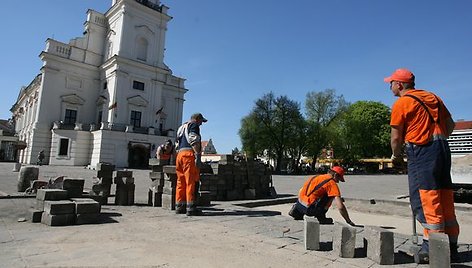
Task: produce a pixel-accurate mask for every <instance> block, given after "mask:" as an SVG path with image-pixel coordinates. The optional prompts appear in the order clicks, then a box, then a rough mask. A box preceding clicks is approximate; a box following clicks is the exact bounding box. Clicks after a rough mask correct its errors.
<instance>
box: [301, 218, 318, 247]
mask: <svg viewBox="0 0 472 268" xmlns="http://www.w3.org/2000/svg"><path fill="white" fill-rule="evenodd" d="M304 231H305V232H304V238H305V250H319V249H320V223H319V222H318V220H317V219H315V218H313V217H307V216H305V217H304Z"/></svg>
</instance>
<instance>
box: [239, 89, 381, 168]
mask: <svg viewBox="0 0 472 268" xmlns="http://www.w3.org/2000/svg"><path fill="white" fill-rule="evenodd" d="M305 110H306V119H305V118H304V117H303V115H302V114H301V113H300V105H299V104H298V103H297V102H295V101H293V100H290V99H289V98H288V97H287V96H279V97H276V96H274V93H273V92H270V93H268V94H265V95H263V96H262V97H261V98H260V99H258V100H256V101H255V106H254V108H253V109H252V111H251V112H250V113H249V115H247V116H245V117H244V118H243V119H242V120H241V129H240V130H239V135H240V137H241V143H242V145H243V147H242V151H244V152H245V153H246V155H247V156H248V158H255V157H257V156H266V157H268V158H270V159H275V160H276V170H277V171H280V169H281V168H282V167H281V165H282V163H284V165H285V163H286V160H291V161H292V162H291V164H292V165H291V166H292V167H293V168H294V169H295V171H296V169H297V168H298V164H297V163H299V160H300V158H301V157H302V156H311V157H312V158H313V159H314V160H315V161H316V158H317V157H318V156H319V154H320V152H321V150H322V149H323V148H327V149H333V150H334V157H335V158H337V159H343V162H345V163H350V164H352V163H356V162H357V161H358V160H359V159H360V158H371V157H385V156H389V155H390V126H389V119H390V109H389V107H387V106H385V105H384V104H382V103H380V102H374V101H358V102H356V103H354V104H352V105H351V104H350V103H348V102H346V101H345V100H344V97H343V96H342V95H339V96H338V95H336V92H335V90H334V89H326V90H324V91H320V92H315V91H313V92H309V93H308V94H307V98H306V102H305ZM315 161H314V162H313V163H315ZM284 168H285V166H284Z"/></svg>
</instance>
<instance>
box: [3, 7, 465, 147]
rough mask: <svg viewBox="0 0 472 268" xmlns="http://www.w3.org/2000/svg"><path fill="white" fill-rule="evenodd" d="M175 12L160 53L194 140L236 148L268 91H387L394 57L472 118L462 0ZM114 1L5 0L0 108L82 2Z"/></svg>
mask: <svg viewBox="0 0 472 268" xmlns="http://www.w3.org/2000/svg"><path fill="white" fill-rule="evenodd" d="M161 3H163V4H164V5H166V6H167V7H169V11H168V14H169V15H170V16H172V17H173V19H172V20H171V21H170V22H169V24H168V29H167V35H166V52H165V56H164V61H165V63H166V64H167V65H168V66H169V67H170V68H171V69H172V71H173V74H174V75H176V76H179V77H182V78H185V79H186V82H185V86H186V88H187V89H188V90H189V91H188V92H187V93H186V95H185V102H184V118H183V120H184V121H186V120H187V119H188V118H189V117H190V115H191V114H192V113H195V112H201V113H202V114H203V115H204V116H205V117H206V118H207V119H208V122H207V123H205V124H204V125H203V126H202V127H201V133H202V139H203V140H208V139H210V138H211V139H212V141H213V144H214V145H215V147H216V149H217V151H218V153H221V154H227V153H231V150H232V149H234V148H235V147H237V148H238V149H241V142H240V138H239V135H238V131H239V128H240V127H241V119H242V118H243V117H245V116H247V115H248V114H249V113H250V112H251V110H252V109H253V107H254V105H255V101H256V100H257V99H259V98H261V97H262V96H263V95H264V94H267V93H269V92H271V91H272V92H273V93H274V94H275V95H276V96H287V97H288V98H290V99H291V100H294V101H297V102H298V103H299V104H300V107H301V109H302V112H303V113H304V106H305V98H306V94H307V93H308V92H312V91H323V90H325V89H335V90H336V94H338V95H343V96H344V98H345V99H346V100H347V101H348V102H351V103H354V102H356V101H359V100H369V101H379V102H382V103H384V104H385V105H387V106H391V105H392V104H393V102H394V101H395V98H394V97H393V95H392V93H391V92H390V90H389V85H388V84H386V83H384V82H383V78H384V77H386V76H389V75H390V74H391V73H392V72H393V71H394V70H395V69H397V68H408V69H410V70H411V71H412V72H413V73H414V74H415V76H416V87H417V88H418V89H426V90H430V91H433V92H435V93H436V94H438V95H439V96H440V97H441V98H442V99H443V100H444V101H445V103H446V105H447V107H448V109H449V110H450V111H451V113H452V115H453V118H454V119H455V120H458V119H465V120H472V109H470V105H471V104H472V86H471V81H470V80H471V79H472V16H471V15H470V12H471V11H472V1H470V0H450V1H444V0H415V1H411V0H356V1H352V0H330V1H321V0H292V1H282V0H257V1H254V0H238V1H235V0H225V1H222V0H199V1H195V0H178V1H177V0H162V1H161ZM110 6H111V0H67V1H64V0H41V1H38V0H22V1H14V0H6V1H2V10H4V12H2V16H0V25H3V27H2V28H3V31H2V41H1V42H0V51H1V52H2V59H3V64H1V65H0V87H1V89H0V90H1V92H2V97H1V98H0V107H1V109H0V118H2V119H8V118H10V117H11V113H10V111H9V110H10V108H11V107H12V105H13V104H14V103H15V101H16V99H17V97H18V93H19V90H20V88H21V87H22V86H26V85H28V84H29V83H30V82H31V81H32V80H33V78H34V77H35V76H36V75H37V74H38V73H39V71H40V68H41V60H40V59H39V57H38V56H39V54H40V53H41V51H42V50H44V49H45V41H46V39H47V38H53V39H56V40H58V41H61V42H65V43H68V42H69V40H70V39H72V38H75V37H79V36H82V32H83V29H84V28H83V23H84V22H85V19H86V12H87V10H88V9H93V10H96V11H98V12H102V13H105V12H106V11H107V10H108V9H109V8H110Z"/></svg>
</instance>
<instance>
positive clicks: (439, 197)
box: [384, 69, 459, 263]
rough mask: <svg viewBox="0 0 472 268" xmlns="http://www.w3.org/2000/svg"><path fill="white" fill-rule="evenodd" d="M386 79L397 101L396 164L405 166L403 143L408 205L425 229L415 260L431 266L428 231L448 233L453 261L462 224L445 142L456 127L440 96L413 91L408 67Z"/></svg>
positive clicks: (393, 126)
mask: <svg viewBox="0 0 472 268" xmlns="http://www.w3.org/2000/svg"><path fill="white" fill-rule="evenodd" d="M384 81H385V82H386V83H389V84H390V90H391V91H392V93H393V95H395V96H396V97H399V98H398V100H397V101H396V102H395V103H394V104H393V107H392V115H391V119H390V126H391V140H390V144H391V147H392V152H393V154H392V162H393V164H394V166H402V164H403V152H402V151H403V144H405V145H406V146H405V148H406V155H407V159H408V185H409V191H410V205H411V209H412V211H413V214H414V215H415V216H416V219H417V220H418V221H419V222H420V223H421V225H422V226H423V230H424V236H423V244H422V245H421V250H420V251H419V252H418V253H417V254H415V255H414V257H415V262H416V263H428V262H429V240H428V238H429V234H430V233H446V234H447V235H448V237H449V245H450V252H451V259H452V260H453V261H454V260H457V258H458V252H457V238H458V236H459V224H458V223H457V220H456V215H455V211H454V193H453V190H452V179H451V150H450V149H449V144H448V142H447V138H448V137H449V135H450V134H451V133H452V131H453V130H454V125H455V123H454V121H453V120H452V117H451V114H450V112H449V110H448V109H447V107H446V105H444V102H443V101H442V100H441V99H440V98H439V97H438V96H436V95H435V94H433V93H431V92H428V91H425V90H419V89H415V76H414V75H413V73H412V72H411V71H409V70H408V69H397V70H396V71H395V72H394V73H393V74H392V75H391V76H389V77H386V78H385V79H384Z"/></svg>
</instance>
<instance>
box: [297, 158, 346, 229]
mask: <svg viewBox="0 0 472 268" xmlns="http://www.w3.org/2000/svg"><path fill="white" fill-rule="evenodd" d="M340 181H342V182H344V169H343V168H342V167H340V166H334V167H332V168H331V169H330V170H329V171H328V173H327V174H324V175H319V176H313V177H311V178H309V179H308V180H307V181H305V183H304V184H303V187H302V188H301V189H300V191H299V193H298V201H297V202H296V203H295V204H294V205H293V206H292V209H291V210H290V211H289V213H288V214H289V215H290V216H292V217H293V218H294V219H295V220H302V219H303V216H304V215H307V216H314V217H316V218H317V219H318V222H319V223H321V224H331V223H333V219H332V218H327V217H326V212H327V211H328V209H329V207H330V206H331V203H332V202H333V201H334V203H335V204H336V207H337V208H338V210H339V213H340V214H341V216H342V217H343V218H344V220H345V221H346V223H348V224H350V225H352V226H354V225H355V224H354V222H352V221H351V219H350V218H349V213H348V212H347V208H346V206H345V205H344V202H343V199H342V198H341V192H340V190H339V187H338V183H339V182H340Z"/></svg>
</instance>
